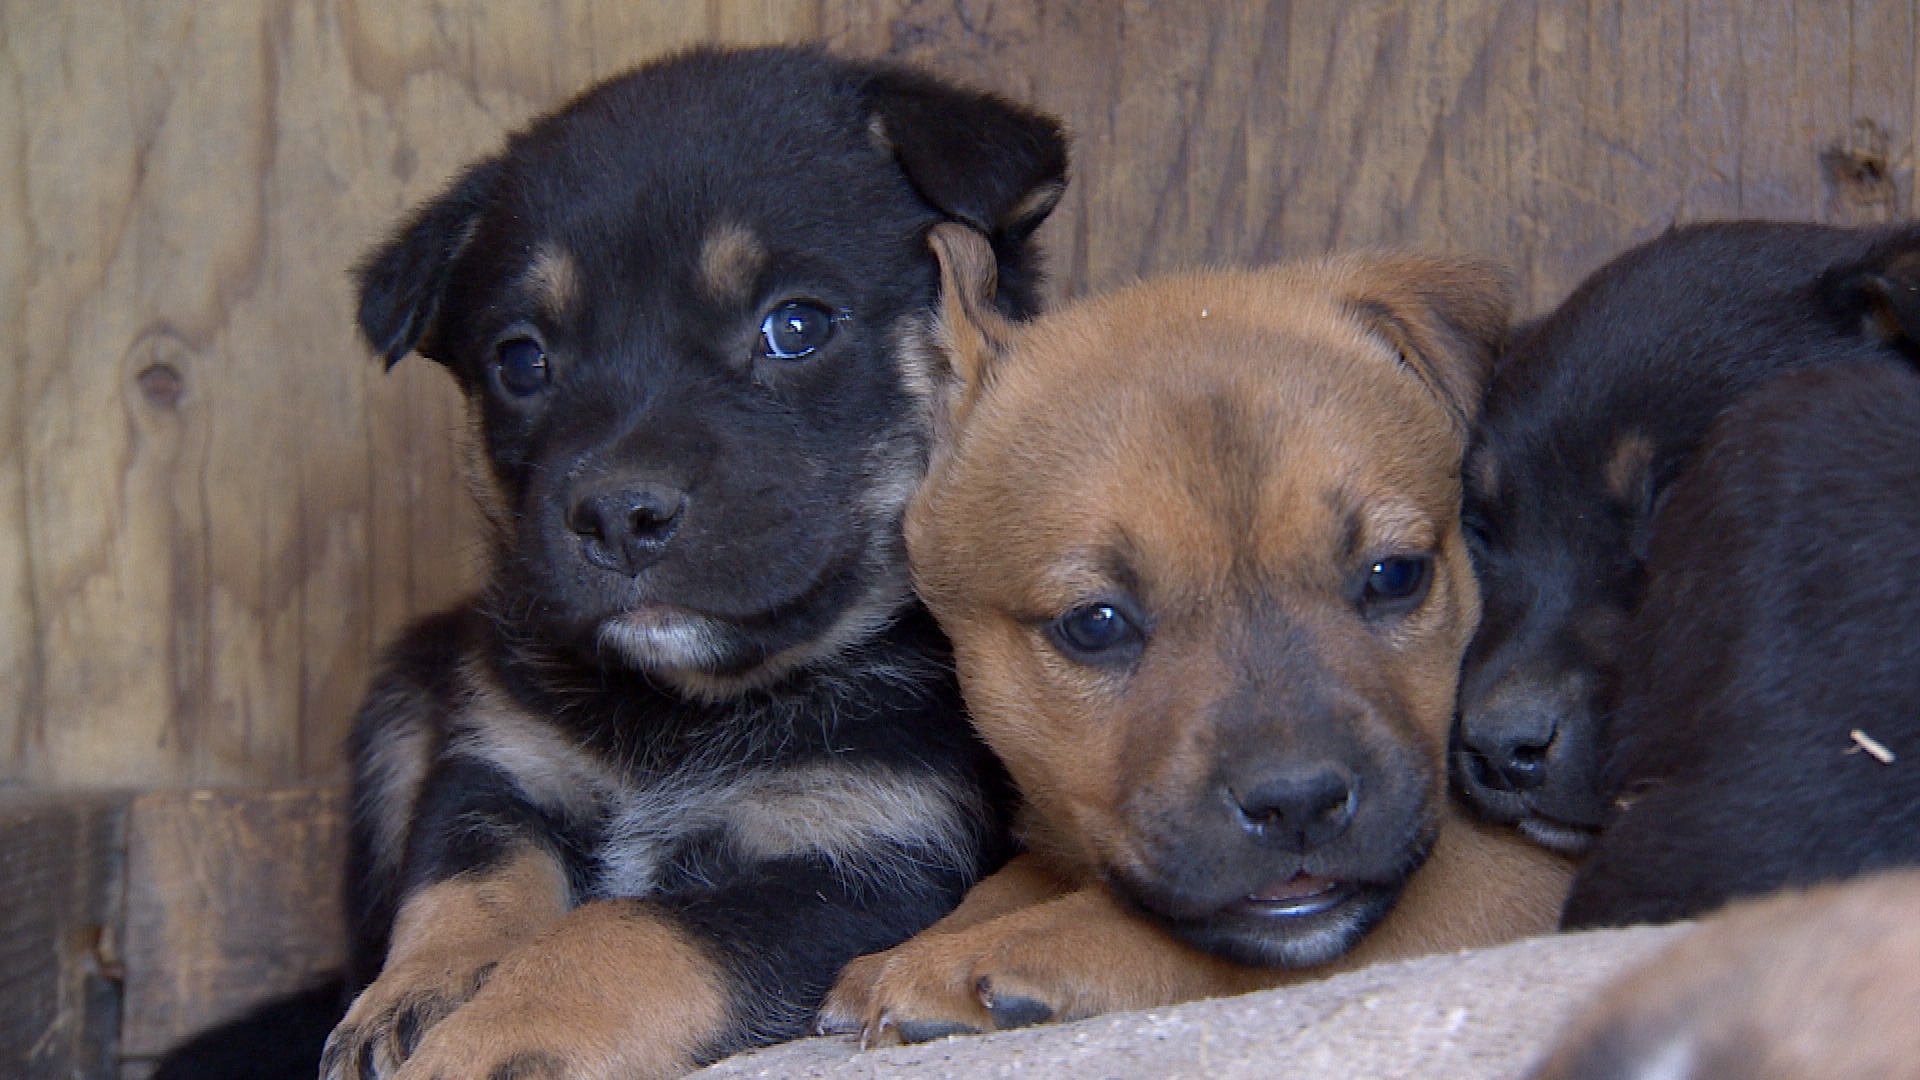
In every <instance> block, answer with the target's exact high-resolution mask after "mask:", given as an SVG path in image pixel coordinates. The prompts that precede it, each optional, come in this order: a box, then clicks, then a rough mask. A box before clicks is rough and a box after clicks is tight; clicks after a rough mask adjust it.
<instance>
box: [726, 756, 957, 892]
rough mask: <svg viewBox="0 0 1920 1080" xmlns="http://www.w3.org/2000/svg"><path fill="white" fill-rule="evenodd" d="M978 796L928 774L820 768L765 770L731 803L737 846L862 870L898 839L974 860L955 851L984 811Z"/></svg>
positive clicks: (950, 859) (730, 831) (951, 859)
mask: <svg viewBox="0 0 1920 1080" xmlns="http://www.w3.org/2000/svg"><path fill="white" fill-rule="evenodd" d="M978 798H979V797H978V795H977V793H975V792H973V791H972V790H971V789H967V788H964V787H962V786H961V785H959V784H950V785H946V786H944V787H943V786H941V785H939V784H938V783H937V782H936V781H935V780H933V779H932V778H930V777H928V776H927V775H925V774H920V773H915V774H905V773H899V772H894V771H892V770H888V769H881V768H856V767H851V766H845V765H813V766H796V767H792V768H786V769H779V770H771V771H767V772H764V773H760V774H757V775H756V776H754V777H752V778H751V780H750V781H749V782H748V783H746V784H743V785H742V786H741V789H740V791H739V792H738V793H737V794H736V795H735V796H734V797H732V798H729V799H727V800H726V801H725V804H724V807H723V810H722V815H723V819H724V821H725V823H726V829H727V836H728V839H729V841H730V842H731V843H733V844H734V845H736V846H737V847H739V848H740V849H741V850H743V851H744V852H746V853H747V854H749V855H752V856H753V857H755V858H761V859H775V858H781V857H784V856H797V855H811V856H816V857H820V858H824V859H826V860H828V861H829V862H831V863H833V864H834V865H836V866H841V867H845V868H847V869H848V870H849V872H857V870H858V868H859V867H860V865H861V863H862V862H864V861H870V856H868V855H867V853H869V852H871V851H873V850H874V849H876V848H877V847H879V846H880V842H881V841H890V842H892V843H896V844H900V845H903V846H912V847H918V848H922V849H926V850H929V851H940V852H941V853H942V854H941V857H942V858H943V860H944V861H945V862H947V863H948V864H950V865H953V866H956V867H960V866H967V865H970V864H971V862H972V860H973V858H974V853H973V852H972V851H954V850H948V849H950V848H951V847H952V845H953V843H954V838H955V837H962V836H965V835H967V830H966V828H965V819H966V817H967V816H968V815H970V814H977V813H979V807H978V806H976V805H973V804H974V803H976V802H977V801H978Z"/></svg>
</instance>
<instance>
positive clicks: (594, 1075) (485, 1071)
mask: <svg viewBox="0 0 1920 1080" xmlns="http://www.w3.org/2000/svg"><path fill="white" fill-rule="evenodd" d="M888 882H889V885H890V886H891V887H890V888H889V889H888V890H886V891H881V890H877V889H876V888H875V887H874V886H875V882H874V881H872V880H859V879H857V878H853V877H850V876H849V875H848V874H847V872H846V868H845V867H844V866H842V867H836V866H833V865H831V864H829V863H827V862H826V861H825V860H815V859H806V858H781V859H776V860H771V861H768V862H765V863H760V864H758V865H757V866H756V867H755V868H754V871H753V875H752V879H751V880H750V881H738V882H733V883H728V882H724V881H723V882H718V883H715V884H714V885H712V887H710V888H704V889H702V890H700V891H699V892H698V893H692V894H686V895H673V894H668V895H663V896H661V897H660V898H659V899H657V900H644V901H643V900H600V901H593V902H589V903H586V904H583V905H581V906H580V907H579V908H578V909H576V910H575V911H573V912H572V913H570V914H568V915H567V916H566V917H565V918H564V919H562V920H560V921H559V922H558V923H557V924H555V925H554V926H553V928H552V929H551V931H550V932H548V933H547V934H544V935H542V936H540V937H538V938H536V939H534V940H532V941H530V942H528V943H526V944H525V945H524V946H523V947H521V948H520V949H518V950H516V951H515V952H513V953H512V954H511V955H510V956H509V957H508V958H507V959H506V960H504V961H503V962H502V963H501V964H500V966H499V969H498V970H497V971H495V972H494V974H493V976H492V978H490V979H488V980H487V982H486V985H485V986H484V987H482V988H481V989H480V991H479V992H478V993H476V994H474V995H473V998H472V1000H470V1001H469V1002H467V1003H466V1004H465V1005H464V1006H462V1007H461V1008H460V1009H459V1010H458V1011H456V1012H454V1013H453V1014H452V1015H451V1016H449V1017H447V1018H446V1019H445V1020H443V1021H441V1022H440V1023H439V1024H438V1025H436V1026H435V1027H434V1028H433V1030H432V1031H431V1032H429V1033H428V1034H427V1035H426V1036H425V1037H424V1038H422V1039H421V1040H420V1043H419V1046H418V1049H417V1050H415V1052H414V1054H413V1056H412V1057H411V1058H410V1059H409V1060H408V1061H407V1062H406V1064H405V1066H404V1067H403V1068H402V1069H400V1070H399V1071H398V1072H397V1073H395V1074H394V1080H511V1078H522V1080H530V1078H536V1077H537V1078H539V1080H659V1078H666V1077H673V1076H679V1075H681V1074H683V1073H686V1072H688V1071H690V1070H692V1069H693V1068H694V1067H696V1066H698V1065H700V1064H703V1063H705V1062H708V1061H712V1060H715V1059H717V1058H719V1057H722V1056H725V1055H726V1054H729V1053H732V1052H734V1051H736V1050H740V1049H743V1048H745V1047H747V1046H753V1045H759V1044H764V1043H768V1042H773V1041H776V1040H778V1039H783V1038H792V1037H794V1036H796V1035H800V1034H803V1033H805V1031H806V1030H807V1025H808V1023H809V1021H810V1020H811V1019H812V1017H813V1014H814V1010H815V1009H816V1007H817V1006H818V1003H819V1001H820V998H821V997H822V995H823V994H824V993H825V992H826V989H827V986H828V984H829V982H830V981H831V980H832V978H833V975H834V973H835V972H836V971H838V970H839V969H840V967H841V966H842V965H843V964H845V963H846V961H847V960H848V959H850V958H851V957H852V956H853V955H855V954H857V953H859V952H865V951H871V950H873V949H877V948H880V947H881V946H883V945H886V944H890V943H891V942H895V941H898V940H900V939H901V938H903V937H905V936H906V935H907V934H908V933H910V932H911V930H912V928H913V927H915V926H920V925H924V924H925V923H927V922H929V921H931V919H932V917H933V913H934V912H935V911H937V910H939V909H940V908H943V907H945V906H946V905H947V904H950V903H952V902H953V901H952V897H953V896H954V895H955V894H956V893H957V892H958V891H959V890H958V888H957V885H955V884H953V883H951V882H949V881H946V880H944V877H943V879H942V880H933V879H926V880H922V881H920V882H918V883H917V884H908V883H905V882H903V881H902V880H900V879H899V878H898V876H897V875H894V876H890V877H889V878H888Z"/></svg>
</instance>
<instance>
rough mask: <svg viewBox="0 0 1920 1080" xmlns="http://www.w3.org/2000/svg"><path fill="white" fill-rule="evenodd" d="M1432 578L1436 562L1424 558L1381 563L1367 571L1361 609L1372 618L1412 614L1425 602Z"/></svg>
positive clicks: (1382, 560) (1394, 559)
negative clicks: (1372, 616) (1405, 613)
mask: <svg viewBox="0 0 1920 1080" xmlns="http://www.w3.org/2000/svg"><path fill="white" fill-rule="evenodd" d="M1432 577H1433V560H1432V559H1431V558H1429V557H1427V556H1425V555H1410V556H1395V557H1393V558H1390V559H1381V560H1380V561H1379V562H1377V563H1374V564H1373V565H1372V566H1371V567H1369V568H1368V569H1367V581H1366V585H1365V586H1363V588H1362V590H1361V593H1360V606H1361V607H1362V608H1363V609H1364V610H1365V611H1366V612H1367V614H1369V615H1398V614H1402V613H1404V612H1408V611H1412V610H1413V609H1414V608H1417V607H1419V606H1420V601H1422V600H1424V599H1426V595H1427V583H1428V581H1429V580H1431V579H1432Z"/></svg>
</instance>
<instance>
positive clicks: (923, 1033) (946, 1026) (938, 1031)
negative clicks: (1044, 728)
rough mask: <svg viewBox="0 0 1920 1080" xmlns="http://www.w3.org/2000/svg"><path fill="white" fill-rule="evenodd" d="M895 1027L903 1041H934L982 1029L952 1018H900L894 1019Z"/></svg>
mask: <svg viewBox="0 0 1920 1080" xmlns="http://www.w3.org/2000/svg"><path fill="white" fill-rule="evenodd" d="M882 1023H885V1021H882ZM893 1029H894V1030H895V1031H897V1032H899V1033H900V1041H901V1042H909V1043H923V1042H932V1041H933V1040H935V1039H944V1038H946V1037H947V1036H949V1035H978V1034H980V1029H979V1028H977V1027H974V1026H973V1025H971V1024H957V1023H954V1022H953V1021H951V1020H899V1021H894V1023H893Z"/></svg>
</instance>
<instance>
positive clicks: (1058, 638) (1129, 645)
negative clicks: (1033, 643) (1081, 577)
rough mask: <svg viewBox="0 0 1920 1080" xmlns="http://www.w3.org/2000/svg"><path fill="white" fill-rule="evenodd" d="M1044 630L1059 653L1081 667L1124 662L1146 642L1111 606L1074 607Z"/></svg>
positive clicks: (1132, 624) (1118, 610)
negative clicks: (1046, 630)
mask: <svg viewBox="0 0 1920 1080" xmlns="http://www.w3.org/2000/svg"><path fill="white" fill-rule="evenodd" d="M1047 629H1048V632H1049V634H1051V636H1052V637H1053V641H1054V644H1055V645H1057V646H1059V648H1060V651H1061V652H1063V653H1066V654H1067V656H1068V657H1069V658H1071V659H1074V660H1078V661H1080V662H1081V663H1083V664H1103V665H1104V664H1110V663H1123V662H1126V661H1128V660H1131V659H1132V656H1133V654H1134V653H1135V652H1137V651H1139V647H1140V646H1141V645H1143V644H1145V641H1146V639H1145V637H1144V636H1143V635H1142V634H1141V633H1140V629H1139V627H1137V626H1135V625H1134V623H1133V620H1131V619H1129V618H1127V616H1126V615H1125V613H1123V612H1122V611H1121V610H1120V609H1119V608H1116V607H1114V606H1113V605H1112V604H1088V605H1087V606H1086V607H1081V608H1075V609H1073V610H1072V611H1069V612H1067V613H1066V614H1065V615H1062V616H1060V617H1059V618H1058V619H1055V620H1053V622H1052V623H1051V624H1049V625H1048V627H1047Z"/></svg>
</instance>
